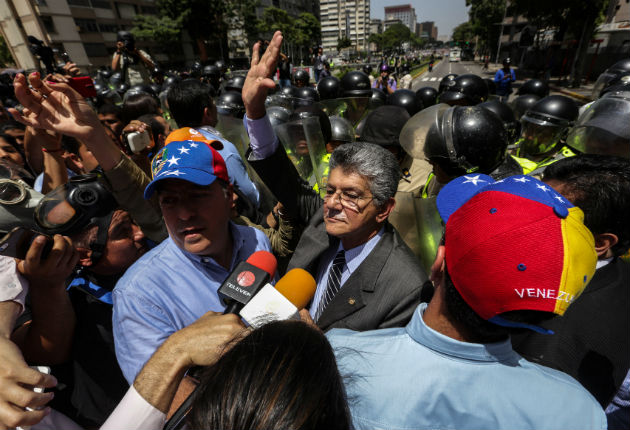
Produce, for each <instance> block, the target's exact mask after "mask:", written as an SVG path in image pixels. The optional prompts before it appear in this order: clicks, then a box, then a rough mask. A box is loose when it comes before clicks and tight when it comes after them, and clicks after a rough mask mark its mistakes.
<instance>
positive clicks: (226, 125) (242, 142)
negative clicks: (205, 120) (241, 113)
mask: <svg viewBox="0 0 630 430" xmlns="http://www.w3.org/2000/svg"><path fill="white" fill-rule="evenodd" d="M217 118H218V120H219V121H218V122H217V127H216V129H217V130H218V131H219V133H221V135H222V136H223V138H224V139H225V140H227V141H229V142H232V143H233V144H234V146H236V149H238V152H239V154H241V158H242V159H243V160H244V159H245V152H247V148H249V135H248V134H247V130H246V129H245V125H244V124H243V119H242V118H236V117H233V116H230V115H221V114H219V115H217Z"/></svg>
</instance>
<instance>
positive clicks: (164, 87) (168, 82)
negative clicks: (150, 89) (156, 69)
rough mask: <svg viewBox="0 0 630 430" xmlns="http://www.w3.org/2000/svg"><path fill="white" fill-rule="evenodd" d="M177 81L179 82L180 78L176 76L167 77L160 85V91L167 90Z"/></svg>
mask: <svg viewBox="0 0 630 430" xmlns="http://www.w3.org/2000/svg"><path fill="white" fill-rule="evenodd" d="M179 81H181V78H180V77H179V76H177V75H169V76H167V77H166V79H164V83H163V84H162V91H166V90H168V89H169V88H171V87H172V86H173V85H175V84H176V83H178V82H179Z"/></svg>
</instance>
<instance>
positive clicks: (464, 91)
mask: <svg viewBox="0 0 630 430" xmlns="http://www.w3.org/2000/svg"><path fill="white" fill-rule="evenodd" d="M486 100H488V86H487V85H486V83H485V82H484V80H483V79H482V78H480V77H479V76H477V75H473V74H465V75H459V76H458V77H456V78H455V79H454V80H453V83H452V85H449V86H448V88H447V89H446V91H444V92H443V93H442V94H441V95H440V103H447V104H449V105H451V106H455V105H457V106H474V105H476V104H479V103H482V102H485V101H486Z"/></svg>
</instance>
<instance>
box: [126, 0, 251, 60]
mask: <svg viewBox="0 0 630 430" xmlns="http://www.w3.org/2000/svg"><path fill="white" fill-rule="evenodd" d="M156 5H157V7H158V9H159V11H160V17H161V18H155V17H152V18H149V17H147V16H144V17H140V18H136V27H135V28H134V29H133V31H134V34H135V33H138V34H142V35H143V37H151V36H156V35H157V36H158V37H166V35H167V34H177V36H174V37H177V38H178V37H180V35H181V30H183V29H186V31H187V32H188V34H190V37H191V38H192V39H193V40H194V41H195V42H196V44H197V48H198V50H199V56H200V57H201V60H202V61H206V60H207V59H208V50H211V51H212V52H216V53H220V54H219V55H221V54H223V55H221V56H227V52H228V46H227V31H228V27H229V26H231V28H234V26H237V27H239V28H238V29H240V30H242V31H243V32H244V33H245V35H246V36H247V37H248V38H249V39H252V38H253V37H254V36H255V33H256V32H257V25H256V24H257V22H256V6H258V0H226V1H216V0H157V2H156ZM165 18H166V20H164V19H165ZM151 24H155V25H156V29H155V30H154V31H155V32H156V34H153V35H151V34H150V32H151V29H150V28H148V27H149V25H151ZM176 28H179V30H180V31H179V32H177V31H176ZM172 40H173V38H171V39H170V41H172ZM206 44H207V45H209V49H208V48H207V47H206Z"/></svg>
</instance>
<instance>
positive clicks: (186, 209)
mask: <svg viewBox="0 0 630 430" xmlns="http://www.w3.org/2000/svg"><path fill="white" fill-rule="evenodd" d="M196 212H197V209H196V208H195V205H194V204H192V203H191V202H186V201H183V202H181V203H180V204H179V206H178V207H177V217H178V218H179V219H181V220H184V221H186V220H189V219H190V218H192V217H193V216H195V214H196Z"/></svg>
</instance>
